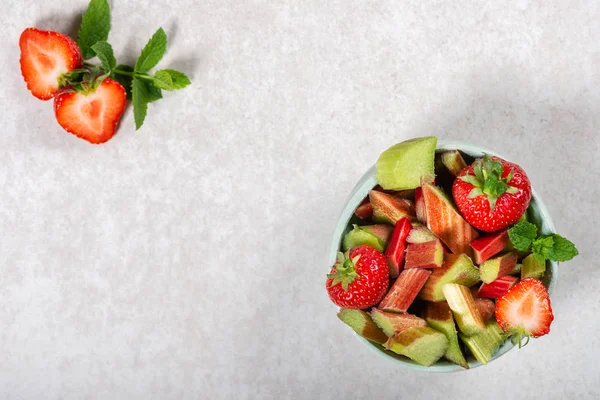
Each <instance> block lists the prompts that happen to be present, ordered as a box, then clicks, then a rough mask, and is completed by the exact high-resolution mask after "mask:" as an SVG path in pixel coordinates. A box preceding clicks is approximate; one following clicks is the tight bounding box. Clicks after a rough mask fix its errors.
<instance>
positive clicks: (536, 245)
mask: <svg viewBox="0 0 600 400" xmlns="http://www.w3.org/2000/svg"><path fill="white" fill-rule="evenodd" d="M552 246H554V239H553V238H552V236H548V235H545V236H540V237H539V238H537V239H535V240H534V241H533V244H532V245H531V250H532V251H533V255H534V257H535V258H536V259H537V260H538V261H539V262H544V260H546V259H548V253H549V252H550V249H551V248H552Z"/></svg>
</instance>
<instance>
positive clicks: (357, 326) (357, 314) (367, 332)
mask: <svg viewBox="0 0 600 400" xmlns="http://www.w3.org/2000/svg"><path fill="white" fill-rule="evenodd" d="M338 318H339V319H341V320H342V321H343V322H344V323H345V324H346V325H348V326H349V327H350V328H352V329H353V330H354V332H356V333H358V334H359V335H360V336H362V337H364V338H365V339H367V340H370V341H372V342H375V343H379V344H384V343H385V342H386V341H387V340H388V336H387V335H386V334H385V333H383V331H382V330H381V328H379V327H378V326H377V325H376V324H375V322H373V320H372V319H371V317H370V316H369V314H368V313H366V312H365V311H363V310H354V309H350V308H342V309H341V310H340V311H339V312H338Z"/></svg>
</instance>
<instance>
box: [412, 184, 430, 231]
mask: <svg viewBox="0 0 600 400" xmlns="http://www.w3.org/2000/svg"><path fill="white" fill-rule="evenodd" d="M415 214H417V220H419V221H420V222H422V223H424V224H426V223H427V212H426V211H425V199H424V198H423V189H422V188H420V187H418V188H416V189H415Z"/></svg>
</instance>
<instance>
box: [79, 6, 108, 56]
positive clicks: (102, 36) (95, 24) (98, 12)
mask: <svg viewBox="0 0 600 400" xmlns="http://www.w3.org/2000/svg"><path fill="white" fill-rule="evenodd" d="M109 32H110V6H109V5H108V2H107V1H106V0H91V1H90V4H89V5H88V8H87V10H86V11H85V13H84V14H83V17H82V19H81V27H80V28H79V34H78V36H77V44H78V45H79V48H80V49H81V54H82V56H83V58H84V59H85V60H88V59H90V58H94V56H95V55H96V52H94V50H93V49H92V46H93V45H95V44H96V43H97V42H100V41H106V40H107V39H108V33H109Z"/></svg>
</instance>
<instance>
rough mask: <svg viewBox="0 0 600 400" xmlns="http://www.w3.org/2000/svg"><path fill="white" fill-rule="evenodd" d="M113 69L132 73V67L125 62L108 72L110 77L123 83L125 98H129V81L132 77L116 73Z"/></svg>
mask: <svg viewBox="0 0 600 400" xmlns="http://www.w3.org/2000/svg"><path fill="white" fill-rule="evenodd" d="M114 70H118V71H124V72H131V73H133V67H130V66H129V65H125V64H119V65H117V67H116V68H114V69H113V72H112V73H111V74H110V77H111V78H113V79H114V80H115V81H117V82H119V83H120V84H121V85H123V87H124V88H125V92H126V93H127V100H131V82H132V81H133V77H132V76H129V75H122V74H117V73H115V71H114Z"/></svg>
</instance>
